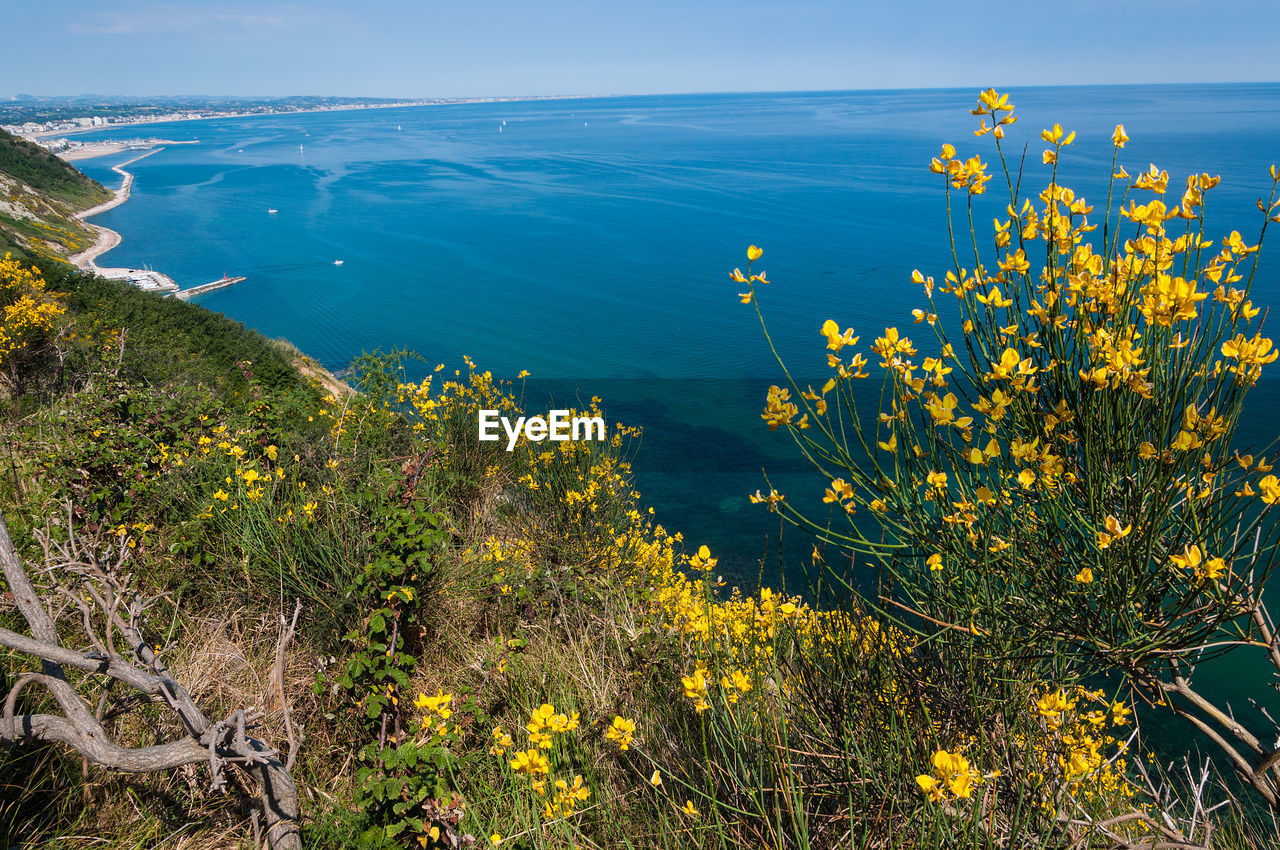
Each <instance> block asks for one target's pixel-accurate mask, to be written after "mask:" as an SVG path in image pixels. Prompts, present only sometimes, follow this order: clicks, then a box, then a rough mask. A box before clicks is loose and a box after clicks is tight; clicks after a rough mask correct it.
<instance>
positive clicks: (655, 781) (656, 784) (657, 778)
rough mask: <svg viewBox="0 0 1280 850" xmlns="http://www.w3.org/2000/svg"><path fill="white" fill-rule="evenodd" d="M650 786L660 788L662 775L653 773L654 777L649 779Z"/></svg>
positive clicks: (656, 772)
mask: <svg viewBox="0 0 1280 850" xmlns="http://www.w3.org/2000/svg"><path fill="white" fill-rule="evenodd" d="M649 784H650V785H652V786H653V787H654V788H658V787H659V786H661V785H662V775H661V774H660V773H658V771H656V770H655V771H654V772H653V775H652V776H650V777H649Z"/></svg>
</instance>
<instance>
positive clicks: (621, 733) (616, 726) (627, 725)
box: [604, 715, 636, 751]
mask: <svg viewBox="0 0 1280 850" xmlns="http://www.w3.org/2000/svg"><path fill="white" fill-rule="evenodd" d="M635 731H636V722H635V721H634V720H626V719H624V718H623V717H622V716H620V715H615V716H614V718H613V724H612V725H610V726H609V728H608V729H607V730H606V731H605V733H604V736H605V738H607V739H608V740H610V741H617V742H618V747H619V749H622V750H624V751H625V750H628V749H630V748H631V738H632V736H633V735H634V734H635Z"/></svg>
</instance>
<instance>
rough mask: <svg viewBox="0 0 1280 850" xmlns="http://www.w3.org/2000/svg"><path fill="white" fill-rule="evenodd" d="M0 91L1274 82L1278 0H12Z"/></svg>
mask: <svg viewBox="0 0 1280 850" xmlns="http://www.w3.org/2000/svg"><path fill="white" fill-rule="evenodd" d="M0 10H2V12H0V20H3V21H4V23H5V29H6V31H7V33H8V37H7V38H5V39H4V41H5V47H4V51H3V53H0V96H11V95H14V94H18V93H28V94H37V95H70V94H86V93H93V94H106V95H163V94H205V95H244V96H276V95H295V94H297V95H303V94H309V95H337V96H356V97H362V96H363V97H404V98H418V97H484V96H519V95H555V94H559V95H568V94H597V95H604V94H643V93H674V92H722V91H796V90H821V89H828V90H829V89H878V88H933V87H951V86H963V87H973V86H982V87H986V86H997V87H1000V86H1006V85H1019V86H1029V85H1079V84H1113V83H1180V82H1181V83H1185V82H1275V81H1280V50H1278V49H1277V48H1276V39H1277V36H1278V34H1280V26H1278V25H1280V2H1278V0H1160V2H1152V0H1061V2H1057V3H1048V2H1044V0H1021V2H1007V0H1002V2H996V0H975V2H964V0H954V2H944V0H875V2H865V0H858V2H848V0H846V2H836V1H835V0H795V1H794V2H788V0H774V2H767V3H766V2H757V0H705V2H704V0H643V2H640V1H639V0H636V1H635V2H611V0H586V2H582V0H522V1H521V2H511V1H510V0H457V2H434V0H363V2H350V1H349V0H304V1H302V2H277V0H256V2H239V0H229V1H228V2H223V0H198V1H197V0H183V1H182V2H153V0H112V2H108V3H104V2H101V0H94V2H86V0H61V1H60V2H48V1H47V0H0Z"/></svg>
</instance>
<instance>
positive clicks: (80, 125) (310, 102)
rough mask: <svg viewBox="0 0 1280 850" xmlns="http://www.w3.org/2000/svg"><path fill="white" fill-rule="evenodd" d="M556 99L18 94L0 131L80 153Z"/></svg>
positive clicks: (0, 112) (1, 109) (1, 103)
mask: <svg viewBox="0 0 1280 850" xmlns="http://www.w3.org/2000/svg"><path fill="white" fill-rule="evenodd" d="M551 99H557V98H556V97H554V96H551V97H527V98H526V97H491V98H423V99H418V100H391V99H386V98H363V99H362V98H343V97H311V96H299V97H285V98H269V99H251V98H244V99H238V98H230V97H207V98H206V97H160V98H155V99H146V98H132V97H128V98H125V97H120V98H110V97H100V96H95V95H80V96H75V97H36V96H33V95H16V96H13V97H10V98H0V129H3V130H4V131H5V132H8V133H11V134H13V135H15V136H22V137H23V138H25V139H28V140H30V141H33V142H35V143H37V144H39V145H41V146H42V147H45V148H47V149H48V150H50V151H52V152H54V153H63V152H66V151H68V150H70V149H73V148H75V147H76V146H77V145H76V143H75V142H74V141H70V140H68V139H67V138H66V136H67V135H68V134H76V133H85V132H91V131H93V130H100V129H108V128H113V127H121V126H128V125H136V124H159V123H167V122H174V121H200V120H207V119H212V118H239V117H244V116H248V115H279V114H284V113H298V112H327V111H339V110H347V109H386V108H390V107H397V106H429V105H437V104H446V103H481V102H498V101H513V100H551Z"/></svg>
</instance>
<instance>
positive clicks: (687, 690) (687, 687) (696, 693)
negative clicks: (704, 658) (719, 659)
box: [680, 661, 711, 714]
mask: <svg viewBox="0 0 1280 850" xmlns="http://www.w3.org/2000/svg"><path fill="white" fill-rule="evenodd" d="M680 682H681V684H682V685H684V695H685V697H687V698H688V699H691V700H693V707H694V708H696V709H697V710H698V713H699V714H701V713H702V712H704V711H706V710H707V709H708V708H710V707H711V706H710V705H709V704H708V703H707V669H706V668H705V667H703V666H702V662H701V661H699V662H698V666H697V667H696V668H695V669H694V671H693V675H692V676H682V677H681V678H680Z"/></svg>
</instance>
